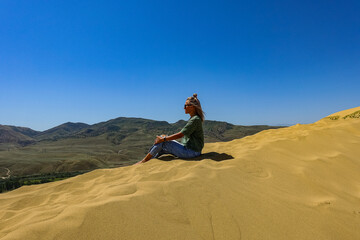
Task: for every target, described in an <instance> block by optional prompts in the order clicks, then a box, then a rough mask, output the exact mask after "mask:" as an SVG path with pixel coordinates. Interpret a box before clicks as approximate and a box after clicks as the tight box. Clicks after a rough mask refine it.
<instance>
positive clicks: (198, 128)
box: [180, 115, 204, 152]
mask: <svg viewBox="0 0 360 240" xmlns="http://www.w3.org/2000/svg"><path fill="white" fill-rule="evenodd" d="M180 132H181V133H182V134H184V137H183V138H182V141H181V143H182V144H183V145H184V146H185V147H187V148H190V149H192V150H194V151H196V152H201V150H202V149H203V147H204V131H203V128H202V121H201V118H200V117H199V116H198V115H195V116H193V117H192V118H190V119H189V121H188V122H187V124H186V125H185V127H184V128H183V129H182V130H181V131H180Z"/></svg>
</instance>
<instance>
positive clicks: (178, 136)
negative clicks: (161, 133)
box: [166, 132, 184, 141]
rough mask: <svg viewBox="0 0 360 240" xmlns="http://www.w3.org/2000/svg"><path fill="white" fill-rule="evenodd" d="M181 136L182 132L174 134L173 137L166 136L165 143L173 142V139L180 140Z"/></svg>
mask: <svg viewBox="0 0 360 240" xmlns="http://www.w3.org/2000/svg"><path fill="white" fill-rule="evenodd" d="M183 136H184V134H182V132H178V133H175V134H173V135H170V136H167V137H166V141H171V140H175V139H178V138H182V137H183Z"/></svg>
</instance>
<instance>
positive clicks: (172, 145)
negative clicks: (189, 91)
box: [136, 93, 204, 164]
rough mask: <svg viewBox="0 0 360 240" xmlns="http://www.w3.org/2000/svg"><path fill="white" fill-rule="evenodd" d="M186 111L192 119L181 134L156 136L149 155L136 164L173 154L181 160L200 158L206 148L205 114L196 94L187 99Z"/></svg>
mask: <svg viewBox="0 0 360 240" xmlns="http://www.w3.org/2000/svg"><path fill="white" fill-rule="evenodd" d="M184 109H185V113H186V114H189V115H190V119H189V121H188V122H187V124H186V125H185V127H184V128H183V129H182V130H181V131H180V132H178V133H175V134H173V135H170V136H165V135H161V136H156V139H155V143H154V145H153V146H152V147H151V148H150V150H149V153H148V154H147V155H146V156H145V158H144V159H143V160H141V161H140V162H137V163H136V164H139V163H144V162H147V161H149V160H150V159H152V158H157V157H159V156H161V155H163V154H172V155H174V156H176V157H179V158H193V157H197V156H200V154H201V150H202V149H203V147H204V132H203V128H202V122H203V121H204V112H203V110H202V108H201V105H200V101H199V100H198V99H197V94H196V93H195V94H194V95H193V96H192V97H188V98H187V99H186V102H185V105H184ZM178 138H182V141H181V143H179V142H177V141H175V139H178Z"/></svg>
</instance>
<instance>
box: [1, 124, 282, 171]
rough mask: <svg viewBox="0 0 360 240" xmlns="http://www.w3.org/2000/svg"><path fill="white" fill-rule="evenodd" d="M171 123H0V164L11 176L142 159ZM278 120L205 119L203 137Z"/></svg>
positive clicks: (238, 134)
mask: <svg viewBox="0 0 360 240" xmlns="http://www.w3.org/2000/svg"><path fill="white" fill-rule="evenodd" d="M185 124H186V121H185V120H179V121H177V122H175V123H168V122H166V121H155V120H150V119H143V118H127V117H119V118H115V119H111V120H108V121H104V122H100V123H96V124H92V125H89V124H85V123H72V122H67V123H64V124H61V125H59V126H56V127H54V128H51V129H48V130H45V131H35V130H32V129H30V128H26V127H16V126H8V125H0V168H1V167H2V168H8V169H10V170H11V173H12V176H14V175H15V176H22V175H28V174H39V173H47V172H69V171H79V170H92V169H96V168H107V167H117V166H125V165H131V164H133V163H134V162H136V161H139V160H140V159H142V157H143V156H144V154H146V153H147V152H148V149H149V148H150V147H151V145H152V144H153V142H154V140H155V136H156V135H160V134H166V135H171V134H174V133H177V132H179V131H180V130H181V129H182V128H183V127H184V126H185ZM281 127H283V126H268V125H254V126H241V125H233V124H230V123H227V122H221V121H210V120H205V121H204V123H203V129H204V137H205V142H208V143H209V142H224V141H231V140H233V139H237V138H242V137H245V136H248V135H252V134H255V133H257V132H260V131H262V130H266V129H271V128H281Z"/></svg>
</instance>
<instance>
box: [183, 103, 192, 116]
mask: <svg viewBox="0 0 360 240" xmlns="http://www.w3.org/2000/svg"><path fill="white" fill-rule="evenodd" d="M184 109H185V114H190V113H191V112H193V111H194V106H192V105H191V104H190V101H189V100H186V102H185V106H184Z"/></svg>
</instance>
